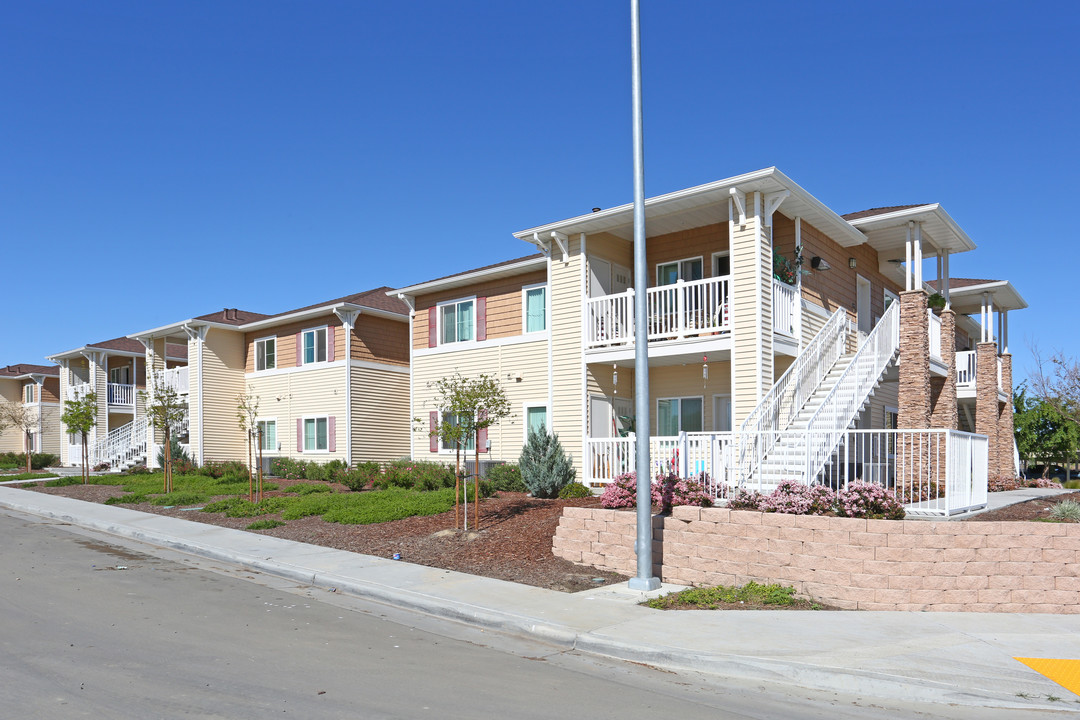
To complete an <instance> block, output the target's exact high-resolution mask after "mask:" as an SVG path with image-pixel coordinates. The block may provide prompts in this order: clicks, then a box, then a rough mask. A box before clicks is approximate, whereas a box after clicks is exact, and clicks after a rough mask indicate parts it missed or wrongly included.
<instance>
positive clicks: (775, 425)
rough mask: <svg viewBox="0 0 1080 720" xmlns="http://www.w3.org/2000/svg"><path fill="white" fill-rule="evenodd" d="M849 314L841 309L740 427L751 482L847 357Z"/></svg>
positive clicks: (742, 466) (743, 463) (742, 461)
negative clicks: (780, 434)
mask: <svg viewBox="0 0 1080 720" xmlns="http://www.w3.org/2000/svg"><path fill="white" fill-rule="evenodd" d="M849 327H850V323H849V322H848V316H847V311H846V310H844V309H843V308H840V309H838V310H837V311H836V312H834V313H833V314H832V316H831V317H830V318H829V319H828V320H827V321H826V323H825V325H823V326H822V328H821V330H819V331H818V334H817V335H815V336H814V339H813V340H811V341H810V343H809V344H808V345H807V346H806V349H805V350H803V351H802V352H801V353H799V357H797V358H795V362H793V363H792V364H791V367H789V368H788V369H787V371H786V372H785V373H784V374H783V375H781V376H780V379H779V380H777V381H776V383H775V384H774V385H773V386H772V388H770V390H769V392H767V393H766V394H765V397H763V398H762V399H761V402H759V403H758V404H757V407H755V408H754V409H753V410H752V411H751V412H750V414H749V415H747V416H746V419H745V420H743V423H742V425H740V426H739V451H738V460H739V477H740V478H742V479H744V480H745V479H748V478H749V477H750V476H751V475H753V473H754V472H755V470H756V469H757V466H758V464H759V463H760V462H761V460H762V459H763V458H764V457H765V456H766V455H767V454H768V452H769V450H770V449H771V448H772V445H773V444H774V443H775V442H776V437H777V435H776V433H777V431H779V430H784V429H786V428H787V427H788V425H790V424H791V422H792V420H794V419H795V417H796V416H797V415H798V414H799V410H801V409H802V407H803V406H804V405H806V401H807V400H809V399H810V396H811V395H813V394H814V391H815V390H817V388H818V386H819V385H821V381H822V380H824V379H825V376H826V375H828V374H829V370H831V369H832V367H833V365H835V364H836V361H837V360H838V359H839V358H840V356H841V355H843V354H844V350H845V346H846V343H847V336H848V330H849Z"/></svg>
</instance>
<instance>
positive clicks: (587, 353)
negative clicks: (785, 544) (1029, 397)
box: [397, 168, 1026, 496]
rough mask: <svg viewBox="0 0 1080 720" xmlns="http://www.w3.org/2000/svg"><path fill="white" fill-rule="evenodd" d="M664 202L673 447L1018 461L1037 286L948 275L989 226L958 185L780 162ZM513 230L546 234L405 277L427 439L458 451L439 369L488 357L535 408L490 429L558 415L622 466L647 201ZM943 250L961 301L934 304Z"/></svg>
mask: <svg viewBox="0 0 1080 720" xmlns="http://www.w3.org/2000/svg"><path fill="white" fill-rule="evenodd" d="M646 213H647V222H646V229H647V232H648V247H647V263H648V288H646V289H645V290H644V292H646V304H647V308H648V310H647V312H648V318H647V323H646V324H647V328H648V337H649V376H650V399H649V405H650V434H651V436H652V443H653V451H652V455H653V457H654V461H655V462H654V465H657V466H659V465H660V464H667V465H669V466H670V467H675V468H676V469H677V470H679V471H681V472H683V473H686V474H691V473H694V472H703V471H704V472H708V473H709V474H710V476H711V477H713V478H714V479H719V478H723V479H724V480H726V481H728V482H729V483H733V484H742V485H746V484H753V485H755V486H758V487H765V486H771V485H775V482H777V481H778V480H779V479H780V478H782V477H802V478H803V479H813V478H815V477H817V478H822V477H825V478H831V481H833V482H835V481H836V480H835V478H836V477H837V476H838V475H839V474H840V473H841V472H843V473H848V474H857V476H858V477H860V478H864V479H879V480H883V481H885V480H887V481H888V482H891V483H896V482H899V481H900V480H898V479H897V478H898V476H904V477H907V476H909V475H911V477H908V478H907V480H911V481H912V482H914V481H915V480H916V479H917V478H915V477H914V476H913V475H912V473H916V474H917V473H919V472H923V473H924V475H925V474H926V473H927V472H929V473H931V474H933V475H934V478H933V480H934V482H938V481H940V482H944V478H945V475H946V471H945V465H946V461H945V459H944V458H945V457H946V454H947V453H952V454H951V455H949V456H948V457H950V458H954V460H949V462H950V463H952V464H951V465H949V468H952V470H950V472H953V476H952V477H953V478H954V479H955V477H957V473H958V472H960V471H959V470H955V468H956V467H959V466H960V465H962V464H963V462H967V465H968V467H967V470H966V471H963V472H964V473H965V475H964V476H965V477H966V478H968V480H970V478H971V477H972V476H973V474H974V475H980V474H981V475H982V477H984V478H985V475H986V474H987V473H991V474H994V475H998V474H1005V473H1007V472H1011V467H1009V468H1007V466H1011V464H1012V452H1011V437H1012V435H1011V429H1012V418H1011V379H1010V373H1009V370H1008V366H1009V355H1008V353H1007V347H1006V344H1005V342H1004V340H1003V338H1005V337H1007V313H1008V311H1009V310H1011V309H1019V308H1022V307H1025V306H1026V305H1025V303H1024V302H1023V299H1022V298H1020V296H1019V295H1018V294H1017V293H1016V292H1015V290H1013V289H1012V288H1011V286H1010V285H1009V284H1008V283H1004V282H1003V283H989V284H988V283H985V282H971V281H956V280H953V281H952V282H951V283H950V282H949V280H948V278H949V258H950V257H951V256H952V255H955V254H957V253H962V252H967V251H971V250H973V249H974V248H975V244H974V243H973V242H972V241H971V239H970V238H969V237H968V236H967V235H966V234H965V233H964V232H963V230H962V229H961V228H960V227H959V226H958V225H957V224H956V223H955V221H954V220H953V219H952V218H951V217H950V216H949V215H948V214H947V213H946V212H945V211H944V210H943V209H942V208H941V207H940V206H939V205H936V204H932V205H918V206H904V207H893V208H880V209H877V210H871V211H866V212H862V213H855V214H852V215H849V216H846V217H842V216H840V215H838V214H837V213H835V212H833V211H832V210H830V209H829V208H828V207H826V206H825V205H824V204H823V203H821V202H820V201H819V200H817V199H816V198H814V197H813V196H812V195H810V194H809V193H807V192H806V191H805V190H803V189H802V188H801V187H800V186H799V185H797V184H796V183H794V182H793V181H792V180H790V179H789V178H787V177H786V176H785V175H784V174H783V173H781V172H779V171H778V170H776V169H775V168H768V169H765V170H761V171H757V172H754V173H749V174H746V175H741V176H738V177H733V178H728V179H726V180H721V181H718V182H715V183H710V184H707V185H703V186H699V187H694V188H689V189H686V190H682V191H678V192H675V193H670V194H667V195H663V196H659V197H655V198H650V199H649V200H647V201H646ZM515 236H516V237H517V238H518V239H520V240H524V241H526V242H529V243H532V244H533V245H535V246H536V247H537V249H539V250H540V255H535V256H530V257H526V258H522V259H519V260H515V261H510V262H507V263H501V264H499V265H494V266H489V267H486V268H481V269H478V270H474V271H469V272H465V273H461V274H458V275H453V276H450V277H446V278H442V279H439V280H434V281H430V282H426V283H421V284H418V285H413V286H410V287H407V288H402V289H401V290H399V291H397V293H399V294H400V295H401V296H402V297H403V299H405V300H406V301H408V302H410V304H411V305H412V306H413V328H412V340H413V341H412V378H413V379H412V403H413V415H414V416H421V417H425V418H428V424H427V426H425V427H422V428H419V429H417V430H415V431H414V434H413V438H412V452H413V456H414V457H417V458H420V457H424V458H435V457H441V456H444V455H446V454H448V453H449V452H450V450H449V449H448V448H443V447H439V445H438V443H437V442H435V441H434V440H432V439H431V438H430V431H431V430H432V429H433V428H434V427H435V425H436V424H437V423H438V422H441V421H444V420H445V419H446V418H444V417H443V415H442V413H441V411H440V409H439V408H437V407H434V405H433V404H434V398H433V395H432V391H431V388H430V383H431V381H432V380H433V379H436V378H437V377H439V376H442V375H445V374H448V373H450V372H453V371H454V370H455V369H456V370H460V371H461V372H462V373H463V374H465V375H475V374H478V373H480V372H486V373H488V374H491V375H495V376H497V377H498V378H499V379H500V381H501V382H502V383H503V385H504V387H505V388H506V390H507V392H508V395H509V396H510V398H511V401H512V404H513V407H514V411H515V413H514V415H513V416H512V417H511V418H509V419H508V420H506V421H504V422H503V423H501V424H500V425H499V426H496V427H494V428H492V429H491V431H490V433H489V436H488V437H487V438H481V446H482V447H481V450H482V451H489V452H490V457H491V458H492V459H495V460H512V459H514V458H516V457H517V455H518V453H519V452H520V448H521V443H522V442H523V438H524V433H525V431H526V429H527V427H528V426H529V425H530V424H539V423H540V422H543V423H544V424H545V425H547V426H548V427H550V428H551V429H553V430H554V431H556V432H557V433H558V434H559V436H560V439H561V441H562V443H563V445H564V447H565V448H566V449H567V451H568V452H570V453H571V454H572V455H573V456H574V461H575V465H576V466H577V469H578V473H579V477H580V478H582V479H583V480H584V481H585V482H586V483H589V484H592V485H593V486H599V485H602V484H604V483H606V482H608V481H610V480H611V479H612V478H613V477H614V476H615V475H617V474H619V473H621V472H625V471H627V470H629V469H631V468H632V463H633V456H634V453H633V447H634V442H635V433H634V430H635V418H634V414H635V413H634V387H635V383H634V369H633V368H634V313H635V309H634V293H635V288H634V287H633V285H634V283H633V274H632V271H631V268H632V267H633V250H634V248H633V208H632V206H631V205H624V206H621V207H617V208H612V209H609V210H601V211H596V212H593V213H590V214H588V215H583V216H580V217H575V218H571V219H568V220H564V221H560V222H555V223H550V224H547V225H543V226H540V227H535V228H530V229H528V230H524V231H521V232H518V233H515ZM931 258H933V259H936V263H937V268H938V272H937V273H936V276H937V277H936V279H935V282H936V283H938V284H939V285H940V291H939V292H940V294H941V296H943V299H944V302H945V307H944V308H938V309H930V308H928V304H930V295H931V293H933V292H934V286H933V285H931V284H929V283H925V282H924V281H923V278H922V271H923V266H924V264H925V263H926V261H927V260H929V259H931ZM776 276H779V277H776ZM785 280H786V282H785ZM936 299H937V298H935V300H936ZM976 311H978V313H979V317H980V321H979V322H975V321H973V320H972V319H971V318H970V317H968V314H969V313H971V314H974V313H975V312H976ZM994 312H997V313H998V318H999V319H998V322H997V323H996V325H997V330H995V322H994V321H993V313H994ZM901 337H904V342H903V343H901V341H900V339H901ZM975 338H978V342H975ZM972 346H974V347H973V349H972V350H970V351H968V350H965V351H964V352H974V354H973V355H961V356H959V357H958V355H957V352H956V349H957V348H968V347H972ZM999 365H1000V366H1001V367H1002V371H1001V372H1000V373H998V372H997V368H998V366H999ZM976 377H978V378H981V379H979V380H978V382H975V383H973V382H971V381H972V380H974V379H975V378H976ZM987 383H988V384H987ZM983 385H986V387H985V388H984V387H983ZM979 408H981V409H979ZM1006 426H1007V427H1006ZM852 428H855V429H858V430H859V431H861V432H862V434H853V433H854V431H853V430H852ZM961 428H964V429H968V430H972V431H975V432H979V433H980V434H983V435H986V436H987V437H989V438H990V439H989V441H985V440H980V439H974V440H970V439H969V436H968V435H966V434H964V433H957V432H955V431H957V430H959V429H961ZM999 428H1000V429H999ZM931 429H934V430H935V432H933V433H923V435H920V436H918V437H917V436H916V435H915V434H913V433H914V431H916V430H931ZM871 430H879V431H881V432H880V433H878V434H871V433H869V432H865V431H871ZM909 430H910V431H912V432H908V431H909ZM949 431H953V432H952V433H950V432H949ZM883 433H884V434H883ZM889 433H891V434H889ZM905 433H906V434H905ZM898 443H899V444H898ZM911 443H923V444H927V443H928V444H929V445H930V446H932V449H929V450H928V449H925V448H924V449H920V450H918V451H917V452H915V451H911V449H910V448H909V447H908V445H910V444H911ZM947 443H948V447H946V444H947ZM965 443H966V444H965ZM1006 443H1007V444H1008V447H1009V450H1008V452H1007V451H1006ZM961 445H963V449H962V451H961V449H960V446H961ZM920 447H921V446H920ZM963 453H967V454H966V455H964V458H966V459H965V460H964V461H963V462H962V461H961V460H959V459H955V458H959V457H960V455H961V454H963ZM980 463H983V465H980ZM986 464H989V465H988V467H987V466H986ZM676 466H677V467H676ZM917 467H918V468H923V469H922V470H919V469H916V468H917ZM926 468H930V470H926ZM657 469H659V467H654V471H655V470H657ZM924 471H925V472H924ZM927 477H929V476H927ZM901 479H903V478H901ZM924 479H925V478H924ZM965 482H966V481H965ZM969 485H970V483H969ZM950 487H951V486H950ZM925 494H926V493H924V496H925ZM969 494H970V493H969Z"/></svg>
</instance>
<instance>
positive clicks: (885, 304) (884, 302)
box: [881, 288, 900, 312]
mask: <svg viewBox="0 0 1080 720" xmlns="http://www.w3.org/2000/svg"><path fill="white" fill-rule="evenodd" d="M883 290H884V292H882V294H881V308H882V312H884V311H885V310H888V309H889V305H890V303H889V300H890V299H891V300H892V301H893V302H900V296H899V295H897V294H896V293H894V292H893V291H892V290H890V289H889V288H883Z"/></svg>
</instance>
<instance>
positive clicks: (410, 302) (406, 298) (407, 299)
mask: <svg viewBox="0 0 1080 720" xmlns="http://www.w3.org/2000/svg"><path fill="white" fill-rule="evenodd" d="M397 297H398V300H400V301H401V302H403V303H405V304H406V305H407V306H408V308H409V459H410V460H415V459H416V443H415V440H416V438H415V437H414V436H415V435H416V433H415V432H413V427H412V419H413V418H414V417H416V415H415V414H414V412H413V395H414V389H413V319H414V318H415V316H416V301H415V299H414V298H413V297H412V296H410V295H406V294H405V293H398V295H397Z"/></svg>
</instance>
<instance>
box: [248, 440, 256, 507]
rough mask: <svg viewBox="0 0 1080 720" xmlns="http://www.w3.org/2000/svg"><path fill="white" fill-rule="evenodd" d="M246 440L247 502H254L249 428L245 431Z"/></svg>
mask: <svg viewBox="0 0 1080 720" xmlns="http://www.w3.org/2000/svg"><path fill="white" fill-rule="evenodd" d="M247 441H248V502H255V489H254V487H253V486H252V483H253V482H254V480H253V479H252V475H251V430H248V433H247Z"/></svg>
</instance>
